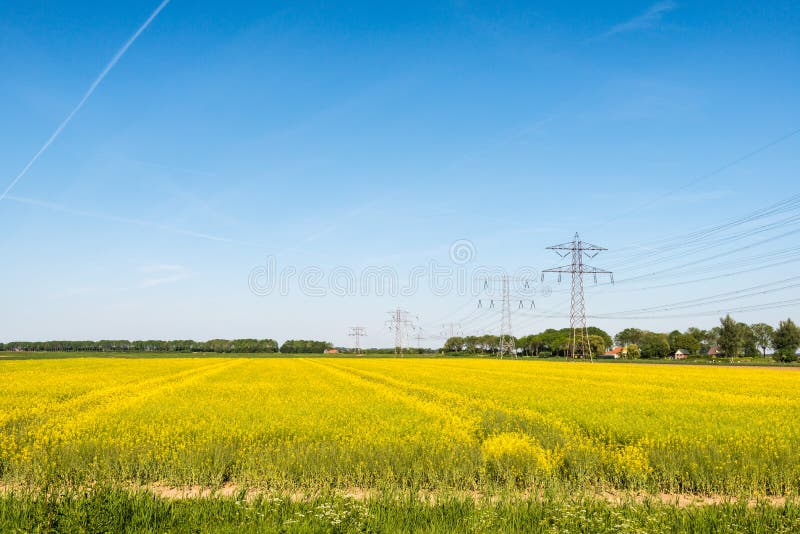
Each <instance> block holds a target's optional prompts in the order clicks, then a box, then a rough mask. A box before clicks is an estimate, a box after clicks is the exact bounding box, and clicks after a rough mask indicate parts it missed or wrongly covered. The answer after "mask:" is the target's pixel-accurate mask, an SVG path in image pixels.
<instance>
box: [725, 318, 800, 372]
mask: <svg viewBox="0 0 800 534" xmlns="http://www.w3.org/2000/svg"><path fill="white" fill-rule="evenodd" d="M745 326H746V325H745ZM754 344H755V345H758V346H760V347H761V348H762V349H763V354H765V355H766V351H767V349H769V348H772V349H773V350H774V356H775V359H776V360H779V361H784V362H789V361H794V360H796V359H797V349H798V347H800V328H798V326H797V325H796V324H794V322H793V321H792V320H791V319H786V320H785V321H781V322H780V324H779V325H778V328H776V329H773V328H772V327H771V326H769V325H767V324H758V325H752V326H750V327H743V326H742V323H737V322H736V321H735V320H734V319H733V317H731V316H730V315H726V316H725V317H723V318H722V319H720V326H719V337H718V340H717V345H718V346H719V351H720V352H721V353H722V354H723V355H724V356H726V357H729V358H736V357H738V356H741V355H744V356H747V355H748V354H747V352H752V346H753V345H754Z"/></svg>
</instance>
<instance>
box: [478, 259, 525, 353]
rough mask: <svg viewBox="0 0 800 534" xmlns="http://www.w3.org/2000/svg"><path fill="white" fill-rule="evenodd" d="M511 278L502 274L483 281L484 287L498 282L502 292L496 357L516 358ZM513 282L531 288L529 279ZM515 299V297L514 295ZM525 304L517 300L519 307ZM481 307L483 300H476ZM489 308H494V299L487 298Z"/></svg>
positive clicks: (516, 279) (486, 287)
mask: <svg viewBox="0 0 800 534" xmlns="http://www.w3.org/2000/svg"><path fill="white" fill-rule="evenodd" d="M511 280H512V279H511V278H510V277H509V276H508V275H507V274H504V275H502V276H500V277H499V280H498V279H497V278H495V279H491V278H487V279H486V280H484V282H483V287H484V289H489V286H490V285H492V286H493V285H494V283H495V282H498V281H499V282H500V288H501V292H502V295H503V297H502V301H501V307H500V308H501V309H500V342H499V347H498V357H499V358H501V359H502V358H503V356H504V355H506V354H510V355H513V356H514V358H517V357H518V355H517V347H516V342H515V341H514V335H513V333H512V328H511ZM514 281H515V283H522V284H524V287H525V289H526V290H530V289H531V281H530V280H528V279H525V278H522V279H518V278H515V279H514ZM514 298H515V299H516V298H517V297H514ZM524 306H525V305H524V303H523V301H522V300H520V301H519V307H520V309H521V308H523V307H524ZM530 306H531V308H533V307H534V302H533V299H532V298H531V299H530ZM482 307H483V301H482V300H478V308H482ZM488 307H489V309H493V308H494V299H490V300H489V305H488Z"/></svg>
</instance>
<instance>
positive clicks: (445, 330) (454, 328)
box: [442, 323, 464, 339]
mask: <svg viewBox="0 0 800 534" xmlns="http://www.w3.org/2000/svg"><path fill="white" fill-rule="evenodd" d="M463 335H464V332H462V330H461V323H447V324H443V325H442V336H443V337H446V338H447V339H450V338H452V337H456V336H463Z"/></svg>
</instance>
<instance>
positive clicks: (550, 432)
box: [0, 358, 800, 498]
mask: <svg viewBox="0 0 800 534" xmlns="http://www.w3.org/2000/svg"><path fill="white" fill-rule="evenodd" d="M0 428H1V429H2V433H0V481H1V482H2V484H3V486H4V487H5V488H20V489H21V488H41V487H52V486H53V485H57V486H66V487H73V488H74V487H86V486H89V485H96V484H98V483H102V484H107V485H111V486H114V487H127V488H130V487H156V486H157V487H187V486H194V487H208V488H219V487H223V486H228V487H234V488H242V489H247V490H253V489H255V490H259V491H283V492H298V491H300V492H316V493H319V492H327V491H336V490H341V491H349V492H354V491H356V492H358V494H360V495H370V494H375V493H385V492H389V491H394V492H397V491H401V492H402V491H406V492H407V491H413V492H420V491H425V492H468V493H470V494H473V495H492V494H499V493H501V492H508V491H515V492H519V493H522V494H528V495H530V494H533V493H535V492H539V493H541V492H549V491H562V492H563V491H567V492H572V491H576V489H579V490H581V491H590V492H594V493H595V494H601V493H604V492H605V493H608V492H614V493H618V492H634V493H638V494H648V493H649V494H655V493H667V494H694V495H709V496H716V497H725V498H727V497H731V498H738V497H748V498H758V497H763V496H780V497H782V498H783V497H790V498H791V497H793V496H796V495H797V493H798V489H800V461H798V460H799V459H800V373H798V372H796V371H792V370H781V369H761V368H729V367H725V368H714V367H709V366H703V367H700V366H697V367H690V366H657V365H635V364H614V365H607V364H597V363H595V364H588V363H563V362H560V363H557V362H536V361H509V360H504V361H498V360H484V359H454V360H444V359H415V358H406V359H367V358H363V359H347V358H336V359H333V358H293V359H280V358H268V359H259V358H253V359H250V358H169V359H159V358H144V359H115V358H70V359H48V360H19V361H3V362H0Z"/></svg>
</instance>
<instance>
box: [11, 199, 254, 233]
mask: <svg viewBox="0 0 800 534" xmlns="http://www.w3.org/2000/svg"><path fill="white" fill-rule="evenodd" d="M6 200H11V201H14V202H18V203H20V204H27V205H29V206H37V207H40V208H45V209H49V210H51V211H56V212H60V213H66V214H69V215H75V216H78V217H89V218H92V219H98V220H101V221H108V222H115V223H122V224H132V225H134V226H141V227H143V228H153V229H155V230H160V231H163V232H168V233H172V234H179V235H185V236H189V237H195V238H197V239H205V240H206V241H219V242H222V243H235V244H238V245H245V246H257V245H255V244H254V243H247V242H243V241H236V240H234V239H229V238H227V237H222V236H217V235H212V234H205V233H202V232H195V231H192V230H187V229H184V228H176V227H174V226H168V225H165V224H159V223H154V222H151V221H144V220H141V219H131V218H129V217H119V216H117V215H109V214H106V213H98V212H94V211H85V210H76V209H72V208H69V207H67V206H62V205H60V204H54V203H52V202H45V201H43V200H37V199H34V198H26V197H18V196H14V195H9V196H7V197H6Z"/></svg>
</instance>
